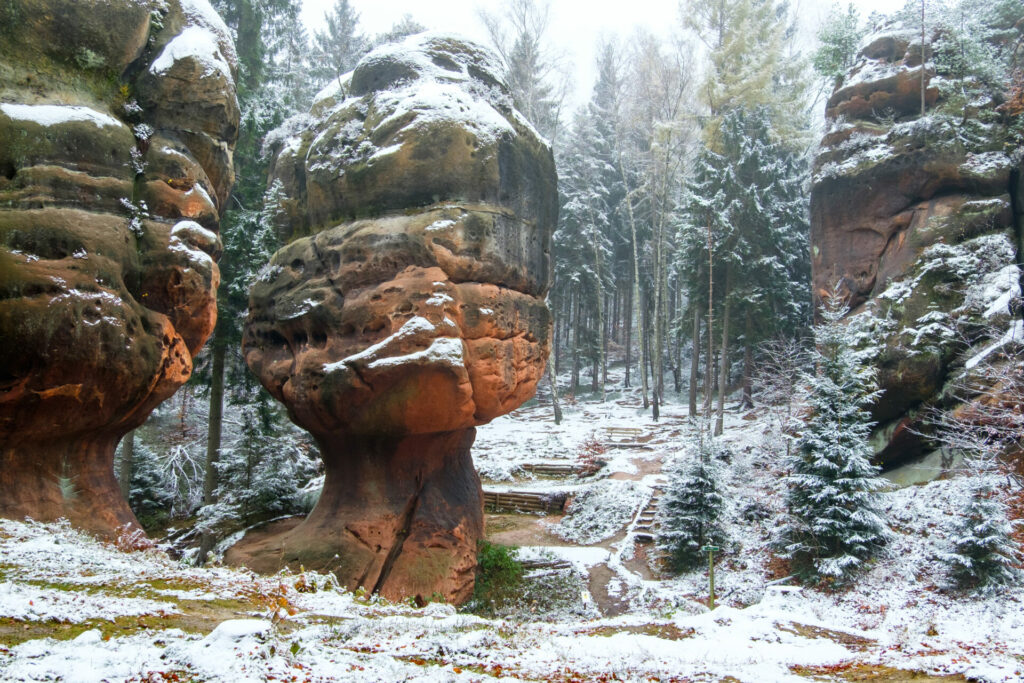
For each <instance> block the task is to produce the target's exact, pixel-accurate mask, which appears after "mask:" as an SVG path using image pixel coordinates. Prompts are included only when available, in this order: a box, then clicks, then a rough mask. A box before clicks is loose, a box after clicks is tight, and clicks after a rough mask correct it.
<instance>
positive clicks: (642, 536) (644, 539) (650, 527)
mask: <svg viewBox="0 0 1024 683" xmlns="http://www.w3.org/2000/svg"><path fill="white" fill-rule="evenodd" d="M660 500H661V491H660V490H658V489H654V493H653V495H651V499H650V500H649V501H647V505H645V506H644V509H643V510H641V511H640V514H639V515H637V516H636V521H635V523H634V524H633V538H634V539H635V540H636V542H637V543H653V542H654V539H655V537H656V536H657V531H656V529H655V527H656V526H657V523H658V505H659V501H660Z"/></svg>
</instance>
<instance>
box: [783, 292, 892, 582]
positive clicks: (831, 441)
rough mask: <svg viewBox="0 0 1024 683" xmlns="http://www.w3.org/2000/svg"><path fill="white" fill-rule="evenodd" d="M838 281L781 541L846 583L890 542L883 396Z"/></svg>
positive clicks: (818, 577)
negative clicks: (882, 470)
mask: <svg viewBox="0 0 1024 683" xmlns="http://www.w3.org/2000/svg"><path fill="white" fill-rule="evenodd" d="M847 312H848V308H847V306H846V304H845V300H844V298H843V296H842V295H841V294H840V293H839V290H838V288H836V289H834V290H833V292H832V295H831V296H830V297H828V298H827V300H826V301H825V302H824V303H823V306H822V310H821V318H822V321H821V323H820V324H818V325H816V326H815V328H814V338H815V343H816V348H815V350H814V352H813V359H814V365H815V374H814V375H813V376H807V377H806V381H807V382H808V383H809V385H810V387H811V392H810V399H809V404H810V407H811V409H812V415H811V418H810V421H809V423H808V424H807V427H806V429H805V430H804V434H803V436H802V438H801V440H800V444H799V448H798V449H797V450H796V452H795V453H794V454H793V456H792V457H790V458H787V466H788V469H789V471H790V474H789V476H788V478H787V484H788V486H789V493H788V501H787V503H788V508H789V515H788V519H787V520H786V522H785V523H784V525H783V527H782V528H781V529H780V536H779V547H780V550H781V551H782V555H783V557H786V558H788V559H789V560H790V561H791V563H792V566H793V570H794V572H795V573H796V575H797V576H798V577H800V578H801V579H802V580H805V581H816V582H822V583H829V584H842V583H846V582H847V581H849V580H850V579H851V578H852V577H853V576H854V575H855V574H856V573H857V572H858V571H860V570H861V569H863V568H864V565H865V563H866V562H868V561H869V560H870V559H871V558H873V557H875V556H876V554H877V553H878V552H879V551H880V550H881V549H882V547H883V546H884V545H885V542H886V537H887V535H888V530H887V523H886V518H885V516H884V514H883V513H882V511H881V510H880V508H879V503H878V497H877V492H878V490H879V489H880V488H882V486H883V483H882V481H881V479H880V478H879V477H878V476H877V475H878V471H879V470H878V468H877V467H876V466H874V465H872V464H871V461H870V459H871V456H872V449H871V446H870V444H869V443H868V437H869V436H870V432H871V426H872V422H871V418H870V415H869V413H868V411H867V406H868V404H870V403H871V402H872V401H873V400H874V399H875V398H877V396H878V395H879V392H878V391H877V390H876V384H875V373H874V368H873V367H872V366H870V365H869V364H867V363H866V362H864V361H865V359H864V358H862V356H861V355H860V354H858V353H857V351H856V350H855V349H854V340H855V339H856V330H854V329H851V327H850V326H848V325H846V324H844V322H843V317H844V316H845V314H846V313H847Z"/></svg>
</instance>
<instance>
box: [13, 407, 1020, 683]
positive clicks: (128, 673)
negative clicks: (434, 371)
mask: <svg viewBox="0 0 1024 683" xmlns="http://www.w3.org/2000/svg"><path fill="white" fill-rule="evenodd" d="M635 403H636V402H635V400H634V397H631V396H627V397H624V398H623V399H621V400H620V401H619V402H608V403H605V404H590V403H580V404H577V405H575V406H567V410H566V421H565V422H564V423H563V424H562V425H561V426H559V427H556V426H555V425H554V424H553V423H551V422H550V421H549V420H548V418H547V414H548V413H547V411H548V408H546V407H544V406H538V405H533V406H529V407H526V408H523V409H521V410H520V411H517V412H516V413H513V414H512V415H510V416H506V417H504V418H500V419H499V420H496V421H495V423H494V424H493V425H490V426H488V427H484V428H481V429H480V430H479V431H480V434H479V438H478V442H477V445H476V446H475V448H474V453H475V455H476V457H477V459H478V461H479V466H480V469H481V472H482V473H483V475H484V477H485V488H488V487H490V486H491V485H497V484H496V482H495V480H502V479H503V480H506V481H505V482H504V485H505V486H507V487H509V488H510V489H516V490H521V489H523V488H529V487H532V488H533V489H535V490H558V489H560V490H568V491H570V492H571V493H575V494H576V495H577V496H579V495H580V493H581V492H584V491H587V490H592V489H594V488H595V484H594V482H595V481H597V480H600V481H602V482H603V483H601V484H600V487H602V490H603V491H604V493H602V494H601V495H596V494H595V495H594V500H596V501H597V502H596V503H595V504H593V505H590V506H588V505H580V506H577V508H576V511H575V512H574V513H573V514H572V515H570V517H576V518H577V519H575V520H572V521H570V520H569V519H568V518H566V519H561V518H559V517H527V516H523V523H524V524H527V525H532V526H531V527H530V528H529V529H528V532H529V533H527V536H529V534H534V535H535V536H537V537H538V538H539V539H541V540H542V541H544V539H550V542H540V543H536V544H534V547H531V548H530V549H528V550H526V549H524V551H523V555H522V556H523V557H524V559H533V560H537V559H540V558H549V559H550V557H551V556H552V555H554V556H555V558H556V559H562V560H566V561H568V562H567V564H568V565H569V568H568V569H567V570H565V571H569V572H575V573H576V574H577V575H578V576H580V577H583V580H584V582H585V583H584V584H581V585H586V586H587V587H588V588H587V589H584V590H583V591H582V592H581V595H580V596H579V598H578V601H579V602H580V603H584V605H583V606H584V607H585V606H586V605H585V603H588V602H589V603H590V606H589V608H588V609H584V608H582V607H581V606H579V605H578V606H577V608H574V609H567V610H564V611H561V612H559V611H549V612H546V613H542V614H540V615H539V616H533V617H531V616H530V615H529V614H525V615H523V614H520V615H514V616H511V617H509V618H506V619H485V618H481V617H479V616H475V615H472V614H464V613H459V612H458V611H457V610H456V609H455V608H453V607H451V606H449V605H444V604H438V603H432V604H429V605H427V606H426V607H424V608H416V607H413V606H408V605H396V604H389V603H385V602H382V601H380V600H377V599H375V598H372V597H366V596H360V595H354V594H352V593H348V592H344V591H341V590H339V589H338V588H337V587H336V586H334V585H333V583H332V582H331V581H329V580H328V578H327V577H324V576H319V575H316V574H311V573H306V574H281V575H278V576H273V577H261V576H257V575H254V574H252V573H250V572H247V571H243V570H235V569H227V568H222V567H212V568H196V567H190V566H186V565H184V564H181V563H178V562H175V561H173V560H171V559H169V558H168V557H167V556H166V555H165V554H164V553H162V552H161V551H159V550H153V549H151V550H120V549H118V548H117V547H114V546H113V545H108V544H103V543H99V542H97V541H94V540H92V539H90V538H88V537H86V536H83V535H81V534H79V533H78V532H76V531H74V530H72V529H70V528H69V527H68V526H67V525H65V524H37V523H34V522H30V521H25V522H13V521H0V680H3V681H36V680H63V681H100V680H107V681H128V680H132V681H149V680H204V681H231V682H235V681H264V680H297V681H333V680H340V681H346V680H359V681H399V680H427V681H492V680H534V681H585V680H636V681H641V680H643V681H646V680H663V681H668V680H680V681H681V680H701V681H704V680H724V679H728V678H729V677H731V678H732V679H734V680H739V681H751V682H758V683H761V682H765V681H795V680H807V679H809V678H810V679H814V680H909V677H908V676H907V673H906V672H909V671H913V672H919V673H918V674H917V675H918V676H924V677H923V678H914V680H928V679H929V678H931V677H934V678H935V679H939V678H944V677H946V676H954V678H953V680H968V679H969V680H980V681H1019V680H1024V605H1022V604H1021V601H1022V596H1021V595H1020V592H1019V591H1018V592H1010V593H1008V594H1004V595H1000V596H997V597H991V598H986V599H974V598H966V597H962V596H956V595H953V594H950V593H947V592H945V591H944V590H943V585H944V578H943V577H944V569H943V565H942V563H941V561H940V556H941V553H942V552H944V551H945V550H946V549H947V547H946V546H947V533H948V530H949V528H950V526H951V523H952V521H953V519H954V515H955V513H956V512H957V510H958V509H960V508H961V507H962V506H963V505H964V504H965V502H964V501H965V495H966V494H965V487H964V486H963V481H962V480H961V479H957V478H952V479H947V480H941V481H936V482H932V483H930V484H926V485H923V486H916V487H909V488H905V489H897V490H893V491H891V492H888V493H886V494H884V495H885V504H886V507H888V509H889V512H890V515H891V517H892V519H893V522H894V525H895V528H894V531H895V532H896V534H895V535H896V537H895V541H894V542H893V545H892V547H891V549H890V550H891V552H890V554H889V556H888V557H886V558H884V559H882V560H880V561H878V562H877V563H876V564H875V565H874V566H873V567H872V568H871V570H870V571H869V572H868V574H867V575H866V576H864V578H863V580H862V581H861V582H860V583H859V584H858V585H857V586H856V587H855V588H854V589H853V590H851V591H849V592H846V593H839V594H832V595H830V594H823V593H820V592H818V591H814V590H809V589H799V588H791V587H787V586H784V585H774V586H773V585H769V583H770V581H771V579H772V577H773V575H772V573H771V572H770V571H769V566H770V555H769V553H768V551H767V547H766V544H767V541H768V538H769V534H770V532H771V530H772V528H773V518H774V517H775V516H776V515H777V514H778V513H779V512H780V511H781V504H782V503H781V500H782V499H781V493H782V492H781V489H780V484H779V472H778V471H777V470H776V469H775V466H774V462H775V460H774V459H773V456H772V449H774V448H778V447H779V443H778V442H777V441H773V440H772V437H771V431H772V430H771V428H770V425H768V422H767V421H766V420H765V419H764V418H763V416H762V418H761V419H758V420H743V419H742V416H740V415H732V416H730V419H729V422H728V429H727V432H726V440H727V442H728V444H729V447H730V448H729V451H730V453H731V458H730V461H729V462H728V463H725V465H724V466H723V469H724V471H725V472H726V476H727V481H726V489H727V494H728V495H727V498H728V508H727V513H726V517H727V526H728V531H729V542H728V543H727V544H726V545H725V552H724V554H723V557H722V560H721V562H720V563H719V565H718V573H717V576H716V579H717V583H718V586H719V594H720V595H721V596H722V598H723V599H722V606H721V607H719V608H718V609H716V610H715V611H714V612H709V611H708V610H707V609H706V607H704V606H703V605H702V604H701V602H700V601H702V600H703V599H704V598H705V592H706V575H705V573H704V572H701V571H698V572H694V573H692V574H688V575H684V576H681V577H678V578H674V579H662V580H654V579H653V578H651V577H654V576H656V569H657V568H656V565H655V563H654V562H653V560H652V558H653V556H654V554H655V553H654V551H653V547H652V546H637V545H634V543H633V540H634V539H633V537H632V528H633V525H634V523H635V518H636V515H637V513H639V511H640V510H641V509H642V508H643V507H644V506H645V505H646V504H647V500H648V498H649V496H650V494H651V492H652V491H653V490H654V489H655V488H656V487H657V486H659V485H660V484H661V483H663V478H662V475H661V474H660V469H661V464H662V463H663V462H664V461H665V460H666V459H667V458H670V457H672V456H673V455H675V453H676V452H677V451H679V450H680V449H681V448H682V446H683V445H684V444H685V443H686V440H687V439H688V436H689V434H690V429H691V427H690V426H689V425H688V423H687V421H686V420H685V418H684V417H683V415H682V413H683V412H685V409H684V408H682V409H681V408H680V407H678V406H671V405H670V406H667V407H666V409H665V410H663V418H662V420H661V421H659V422H658V423H654V422H652V421H651V420H650V418H649V417H648V416H647V415H646V414H644V413H643V412H642V411H640V410H639V407H638V406H637V405H635ZM608 426H630V427H633V426H639V427H642V428H643V430H644V435H643V437H642V439H643V441H644V443H645V444H646V446H647V447H646V448H644V449H609V450H608V452H607V453H606V454H605V455H604V456H603V457H604V458H605V459H606V460H607V461H608V466H607V467H606V468H605V469H604V470H602V472H600V473H599V474H598V475H596V479H594V478H572V479H570V480H564V481H563V480H557V479H542V478H536V477H532V476H531V475H529V474H528V473H526V472H523V471H522V470H521V465H522V464H523V463H527V462H541V461H548V462H562V463H566V462H571V461H572V459H573V458H574V457H575V455H576V454H577V453H578V452H579V451H580V450H581V448H582V447H583V446H584V444H585V443H586V442H588V441H590V440H591V439H592V438H593V437H595V436H596V437H600V436H601V433H602V430H603V429H604V428H605V427H608ZM601 496H605V498H604V499H602V497H601ZM609 497H610V498H609ZM609 500H610V501H611V503H613V504H614V505H613V507H614V506H619V507H625V508H629V514H624V515H618V516H617V517H616V520H617V521H616V522H615V523H614V524H610V525H608V524H606V525H604V526H602V522H603V519H604V518H607V517H608V516H607V515H604V514H603V510H605V509H606V508H607V506H608V504H609ZM588 515H593V516H598V517H602V519H601V520H587V519H586V516H588ZM502 517H503V518H506V517H510V516H507V515H506V516H502ZM581 517H582V518H581ZM545 525H548V526H545ZM608 526H610V527H612V528H605V527H608ZM491 531H492V533H493V532H494V531H495V530H494V529H492V530H491ZM545 534H547V535H546V536H545ZM494 535H495V536H499V537H500V534H494ZM565 538H571V539H574V540H575V541H576V542H575V543H574V542H570V541H566V540H564V539H565ZM582 543H590V545H587V546H583V545H581V544H582ZM562 564H563V565H564V564H566V563H565V562H563V563H562ZM596 568H600V569H602V571H601V572H598V571H595V569H596ZM588 577H589V583H586V581H587V580H588ZM595 577H600V579H599V580H598V579H596V578H595ZM598 593H600V594H601V596H598ZM602 596H603V598H604V599H608V598H609V596H611V597H613V598H615V601H616V604H617V605H618V606H619V608H618V609H616V610H615V613H617V616H614V617H607V616H606V617H599V616H596V615H597V613H598V610H597V609H595V608H594V606H593V601H594V599H595V598H597V597H602ZM605 611H606V612H608V611H609V610H605ZM901 672H904V673H901Z"/></svg>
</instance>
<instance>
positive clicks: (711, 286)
mask: <svg viewBox="0 0 1024 683" xmlns="http://www.w3.org/2000/svg"><path fill="white" fill-rule="evenodd" d="M707 223H708V224H707V250H708V324H707V328H708V332H707V336H708V354H707V358H705V359H704V363H705V365H704V419H705V420H710V419H711V394H712V392H713V391H714V385H713V378H712V375H713V374H714V372H713V365H712V363H714V356H715V347H714V344H715V342H714V339H713V334H712V331H713V330H714V329H715V317H714V308H713V306H714V301H715V268H714V266H715V263H714V250H713V243H712V239H711V218H710V217H708V219H707Z"/></svg>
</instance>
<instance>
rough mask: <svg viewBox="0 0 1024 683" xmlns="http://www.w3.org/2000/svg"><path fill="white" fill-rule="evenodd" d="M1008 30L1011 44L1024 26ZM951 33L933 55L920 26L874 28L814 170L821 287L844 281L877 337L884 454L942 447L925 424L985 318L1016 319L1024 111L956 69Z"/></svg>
mask: <svg viewBox="0 0 1024 683" xmlns="http://www.w3.org/2000/svg"><path fill="white" fill-rule="evenodd" d="M1000 28H1001V34H1000V35H1002V36H1003V39H1004V40H1006V41H1007V43H1006V44H1012V42H1013V40H1014V38H1013V37H1014V36H1019V35H1020V32H1021V31H1022V30H1024V24H1022V23H1021V22H1018V23H1017V24H1016V26H1014V25H1013V24H1012V23H1010V24H1008V25H1007V26H1004V27H1000ZM948 40H949V39H948V37H947V36H945V35H943V34H942V33H935V34H933V35H931V36H929V46H931V47H932V48H933V49H934V50H935V51H936V52H938V54H937V55H932V54H927V56H928V57H929V61H927V62H926V63H925V64H924V65H922V64H921V58H920V55H921V48H920V34H919V29H915V28H914V27H911V26H907V27H903V26H901V25H900V24H899V23H890V24H889V25H888V26H886V27H885V28H884V29H882V30H881V31H879V32H877V33H875V34H873V35H871V36H869V37H868V38H867V39H866V40H865V41H864V43H863V47H862V49H861V50H860V53H859V56H858V60H857V62H856V65H855V66H854V67H853V68H852V69H851V71H850V72H849V73H848V74H847V75H846V77H845V79H844V80H843V81H842V82H841V83H840V84H839V85H838V86H837V88H836V89H835V91H834V92H833V94H832V96H831V98H830V99H829V102H828V105H827V122H828V131H827V133H826V135H825V137H824V139H823V141H822V145H821V150H820V152H819V155H818V157H817V159H816V162H815V167H814V171H815V173H814V185H813V190H812V195H811V244H812V247H811V248H812V259H813V282H814V288H815V294H816V296H818V297H820V296H822V295H824V294H825V293H826V292H827V291H829V289H830V286H831V285H832V283H833V282H834V281H836V280H838V281H839V284H840V285H841V287H842V288H843V289H844V290H845V292H846V293H847V294H849V295H850V297H851V303H852V306H853V307H854V312H855V313H858V314H860V315H863V316H864V318H863V319H864V320H865V321H866V322H867V323H868V324H869V326H870V327H871V335H872V336H873V337H874V338H875V340H876V341H877V342H878V345H879V348H878V355H877V365H878V368H879V379H880V384H881V388H882V389H884V391H885V393H884V394H883V395H882V397H881V399H880V400H879V401H878V402H877V404H876V405H875V406H874V417H875V419H876V420H877V421H878V423H879V428H878V431H877V435H876V436H877V439H876V441H877V443H876V448H877V451H878V458H879V461H880V462H883V463H886V464H894V463H897V462H900V461H903V460H907V459H910V458H914V457H917V456H920V455H923V454H925V453H926V452H927V451H928V450H929V449H930V448H932V447H933V446H931V445H929V443H928V442H927V441H926V440H925V439H923V438H921V437H920V436H919V435H918V434H916V433H915V432H917V431H919V430H921V429H923V428H925V425H924V424H923V423H922V421H921V416H922V414H923V412H924V411H925V410H926V409H928V408H930V407H936V406H942V405H943V404H944V402H945V403H948V399H949V394H950V393H951V392H950V386H949V382H950V381H951V380H953V379H954V378H956V377H960V376H961V375H962V374H963V370H964V368H965V364H967V362H968V359H970V358H971V357H972V356H973V355H974V354H975V353H976V352H977V350H978V347H979V345H983V344H986V343H987V341H986V334H988V333H987V332H986V328H987V327H988V326H990V325H993V326H995V327H997V328H1001V329H1005V328H1006V326H1007V324H1008V321H1009V320H1010V318H1011V316H1013V315H1015V313H1014V311H1013V310H1011V309H1012V308H1013V306H1014V305H1019V298H1020V291H1021V290H1020V276H1021V272H1020V269H1019V267H1018V266H1019V264H1020V253H1021V218H1022V215H1024V205H1022V196H1024V192H1022V190H1024V187H1022V185H1021V168H1020V163H1021V150H1020V145H1021V140H1020V129H1021V126H1020V121H1019V120H1017V119H1015V118H1014V117H1013V116H1012V115H1010V114H1008V113H1006V112H1005V111H1004V110H1002V109H1000V107H999V105H1000V103H1001V93H999V92H998V90H999V89H998V87H992V86H989V85H986V84H984V83H983V82H982V81H980V80H977V79H974V78H971V77H969V76H967V77H964V75H963V74H956V73H951V72H950V71H949V70H948V69H946V70H944V68H943V67H942V66H941V65H942V64H943V63H946V62H944V60H943V59H942V58H941V57H942V53H941V51H942V50H944V49H955V46H952V45H950V44H949V43H948ZM944 41H946V42H944ZM936 56H937V57H939V58H936ZM936 64H939V65H940V66H939V67H938V70H937V67H936ZM922 69H923V70H924V77H925V99H926V104H927V111H926V115H925V116H921V74H922ZM1015 302H1016V303H1015ZM1016 315H1019V312H1018V313H1016Z"/></svg>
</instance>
